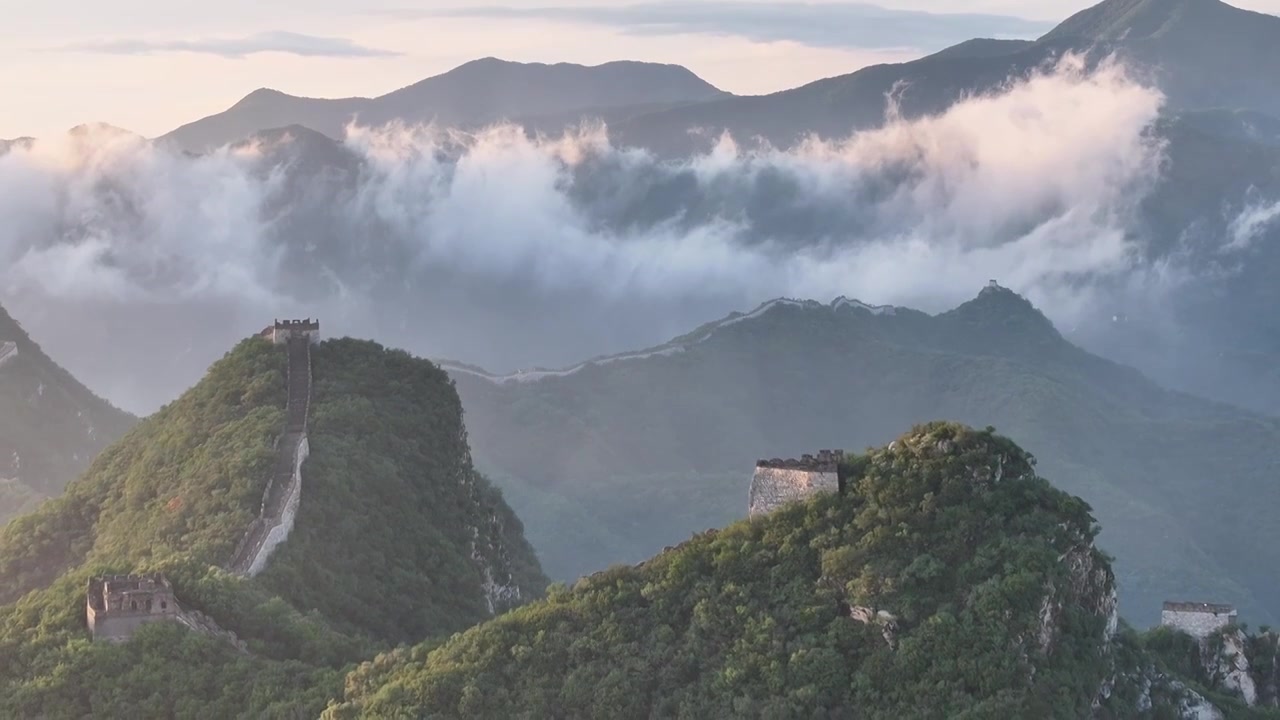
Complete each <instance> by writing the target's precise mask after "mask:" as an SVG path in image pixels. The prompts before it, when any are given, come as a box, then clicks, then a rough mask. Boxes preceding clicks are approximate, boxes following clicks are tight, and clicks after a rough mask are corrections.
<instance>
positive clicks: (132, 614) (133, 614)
mask: <svg viewBox="0 0 1280 720" xmlns="http://www.w3.org/2000/svg"><path fill="white" fill-rule="evenodd" d="M180 610H181V608H179V607H178V602H177V600H175V599H174V597H173V586H172V585H170V584H169V581H168V580H166V579H165V578H164V577H163V576H161V575H108V576H105V577H96V578H93V579H91V580H90V581H89V587H88V594H87V598H86V603H85V613H86V615H87V617H88V621H89V630H90V632H92V633H93V639H94V640H107V641H110V642H124V641H125V640H128V639H129V638H131V637H133V634H134V633H135V632H137V631H138V628H140V627H142V626H143V625H145V624H147V623H149V622H156V621H159V620H176V619H177V617H178V613H179V612H180Z"/></svg>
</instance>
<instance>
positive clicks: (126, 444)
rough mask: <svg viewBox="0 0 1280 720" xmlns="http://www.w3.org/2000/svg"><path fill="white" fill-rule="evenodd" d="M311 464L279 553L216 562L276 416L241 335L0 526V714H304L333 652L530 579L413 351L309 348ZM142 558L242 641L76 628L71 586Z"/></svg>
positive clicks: (504, 512) (452, 613)
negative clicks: (264, 564)
mask: <svg viewBox="0 0 1280 720" xmlns="http://www.w3.org/2000/svg"><path fill="white" fill-rule="evenodd" d="M314 366H315V384H314V391H313V403H312V413H311V417H312V420H311V430H310V441H311V443H310V444H311V448H312V453H311V458H310V459H309V461H308V462H307V464H306V465H305V468H304V485H303V488H304V489H303V503H302V506H301V510H300V513H299V517H298V520H297V526H296V528H295V531H294V533H293V535H292V536H291V538H290V540H289V542H288V543H286V545H285V547H284V548H283V549H282V550H281V551H280V552H279V553H277V555H276V556H275V557H273V558H272V561H271V562H270V563H269V565H268V568H267V571H266V572H265V573H264V574H263V575H261V576H259V577H258V578H255V579H253V580H244V579H241V578H237V577H234V576H232V575H230V574H228V573H227V572H226V571H224V570H223V569H222V568H221V566H222V565H223V564H224V563H225V562H226V561H227V560H228V559H229V557H230V556H231V553H232V551H233V549H234V548H235V545H236V543H237V542H238V541H239V540H240V536H241V534H242V533H243V532H244V529H245V528H246V527H247V526H248V524H249V521H250V520H251V519H252V518H253V517H254V515H255V513H256V512H257V509H258V505H259V503H260V502H261V497H262V491H263V489H264V487H265V484H266V481H267V478H268V476H269V475H270V470H271V466H272V462H273V459H274V443H275V441H276V438H277V437H278V436H279V435H280V433H281V431H282V429H283V418H284V412H283V410H284V403H285V390H284V355H283V353H281V352H280V351H279V349H278V348H275V347H273V346H272V345H271V344H270V343H268V342H266V341H264V340H260V339H251V340H247V341H245V342H243V343H241V344H240V345H239V346H237V347H236V348H235V349H234V350H233V351H232V352H231V353H229V354H228V355H227V356H226V357H225V358H224V359H223V360H221V361H219V362H218V363H216V364H215V365H214V366H213V367H212V368H211V369H210V372H209V374H208V376H207V377H206V378H205V379H204V380H203V381H202V382H201V383H199V384H198V385H197V386H196V387H194V388H193V389H191V390H190V391H189V392H187V393H186V394H184V395H183V396H182V397H181V398H179V399H178V400H177V401H175V402H174V403H172V404H170V405H168V406H166V407H164V408H163V409H162V410H160V411H159V412H158V413H157V414H156V415H154V416H152V417H150V418H148V419H146V420H144V421H143V422H141V423H140V424H139V425H138V426H137V427H135V428H134V429H133V430H132V431H130V432H129V434H128V435H127V436H126V437H125V438H124V439H123V440H121V441H120V442H119V443H117V444H115V445H113V446H111V447H110V448H108V449H107V450H106V451H105V452H104V453H103V454H102V455H101V456H99V457H98V458H97V460H95V461H94V463H93V464H92V466H91V467H90V468H89V470H88V471H87V472H86V473H85V475H84V476H83V477H81V478H80V479H79V480H77V481H76V482H74V483H72V484H71V485H70V486H69V487H68V488H67V491H66V493H65V494H64V495H63V496H62V497H59V498H57V499H54V500H51V501H49V502H47V503H45V504H44V505H42V506H41V507H40V508H39V509H37V510H36V511H35V512H33V513H31V514H30V515H27V516H25V517H22V518H19V519H17V520H15V521H13V522H11V523H10V524H9V525H7V526H6V527H5V528H3V529H2V530H0V577H4V578H5V579H6V582H5V584H4V585H3V587H0V603H3V604H2V605H0V717H53V718H57V717H86V716H95V717H125V716H140V717H174V718H181V717H191V718H207V717H255V718H260V717H289V718H292V717H315V716H316V715H318V714H319V712H320V711H321V710H322V709H323V707H324V705H325V703H326V702H327V699H329V698H332V697H334V696H336V695H337V694H338V693H340V692H341V687H342V678H343V674H344V668H346V667H347V666H348V665H349V664H351V663H353V662H356V661H358V660H360V659H362V658H367V657H369V656H370V655H372V654H373V653H374V652H377V651H378V650H380V649H388V648H390V647H392V646H393V645H395V644H396V643H400V642H422V641H428V640H430V639H431V638H445V637H448V636H449V635H450V634H451V633H454V632H457V631H459V630H462V629H464V628H466V627H469V626H471V625H474V624H475V623H477V622H479V621H480V620H483V619H484V618H487V617H489V616H490V615H491V614H492V613H493V612H500V611H502V610H503V609H505V605H501V604H499V605H497V606H494V607H492V608H491V607H490V600H491V599H490V597H489V596H488V595H487V592H486V583H489V582H491V581H493V582H501V583H505V584H506V585H508V586H510V587H512V588H516V589H517V590H518V592H519V595H518V597H519V599H518V600H516V601H514V602H512V601H511V600H507V603H506V604H507V605H510V604H514V603H518V602H522V601H525V600H530V599H534V598H536V597H538V596H539V595H540V594H541V592H542V589H543V588H544V587H545V579H544V578H543V577H542V575H541V571H540V570H539V566H538V562H537V559H536V557H535V556H534V554H533V551H532V549H531V548H530V547H529V545H528V544H527V543H526V542H525V541H524V539H523V537H522V535H521V526H520V523H519V521H518V520H517V519H516V518H515V516H514V514H513V513H512V512H511V511H510V509H508V508H507V507H506V505H505V504H504V503H503V501H502V498H501V495H500V494H499V493H498V492H497V491H496V490H494V489H493V488H492V487H491V486H489V484H488V482H487V481H486V480H485V479H484V478H482V477H480V476H479V475H478V474H477V473H476V472H475V470H474V469H473V468H472V467H471V461H470V454H469V451H468V450H467V445H466V442H467V441H466V433H465V430H464V429H463V426H462V408H461V404H460V403H459V401H458V397H457V394H456V392H454V390H453V387H452V385H451V383H450V382H449V379H448V377H447V376H446V375H445V374H444V373H443V372H442V371H441V370H440V369H439V368H437V367H436V366H434V365H432V364H431V363H429V362H426V361H422V360H417V359H414V358H412V357H410V356H409V355H408V354H406V353H402V352H396V351H388V350H385V349H383V348H382V347H380V346H378V345H376V344H374V343H367V342H357V341H332V342H328V343H326V344H324V345H323V346H321V347H319V348H317V349H316V351H315V352H314ZM127 572H161V573H164V574H165V575H166V576H167V577H168V578H169V579H170V580H171V581H172V582H173V585H174V589H175V593H176V595H177V597H178V599H179V601H180V602H181V603H182V604H183V606H184V607H185V608H188V609H193V610H198V611H202V612H204V613H206V614H208V615H209V616H210V617H212V618H214V619H215V620H216V621H217V622H218V623H219V625H220V626H221V627H223V628H224V629H226V630H229V631H231V632H234V633H236V634H237V635H238V636H239V638H240V639H241V640H243V641H245V643H246V644H247V647H248V651H249V652H248V654H241V653H239V652H237V650H236V649H235V648H234V647H233V646H232V645H230V644H228V643H226V642H224V641H222V640H219V639H217V638H213V637H206V636H204V635H199V634H195V633H191V632H188V631H186V630H185V629H182V628H180V627H178V626H175V625H151V626H148V627H146V628H144V630H143V631H142V632H141V633H139V635H138V637H136V638H135V639H134V640H133V641H131V642H129V643H127V644H124V645H121V646H114V645H109V644H103V643H97V644H95V643H93V642H92V641H91V640H90V638H89V634H88V631H87V629H86V627H85V619H84V602H85V596H84V588H85V584H86V582H87V580H88V578H89V577H91V576H93V575H96V574H103V573H127Z"/></svg>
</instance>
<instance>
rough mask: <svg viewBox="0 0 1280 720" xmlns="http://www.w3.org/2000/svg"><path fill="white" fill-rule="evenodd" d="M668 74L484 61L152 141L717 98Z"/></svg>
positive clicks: (196, 143)
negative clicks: (377, 91) (366, 94)
mask: <svg viewBox="0 0 1280 720" xmlns="http://www.w3.org/2000/svg"><path fill="white" fill-rule="evenodd" d="M725 95H726V93H724V92H722V91H721V90H718V89H716V88H715V87H713V86H712V85H710V84H709V83H707V82H705V81H703V80H702V79H700V78H699V77H698V76H696V75H694V74H693V73H691V72H689V71H688V70H686V69H685V68H683V67H680V66H677V65H659V64H654V63H640V62H611V63H605V64H604V65H597V66H594V67H587V66H583V65H574V64H570V63H559V64H555V65H546V64H542V63H527V64H526V63H514V62H507V61H504V60H498V59H496V58H485V59H483V60H476V61H473V62H469V63H466V64H464V65H461V66H459V67H457V68H454V69H453V70H450V71H449V72H447V73H444V74H442V75H437V76H434V77H430V78H427V79H426V80H422V81H420V82H417V83H414V84H413V85H409V86H407V87H404V88H401V89H399V90H395V91H393V92H390V93H387V94H386V95H382V96H379V97H375V98H344V99H335V100H327V99H317V98H301V97H295V96H292V95H287V94H285V93H283V92H280V91H278V90H269V89H266V88H263V89H259V90H255V91H254V92H252V93H250V94H249V95H248V96H246V97H245V98H244V99H242V100H241V101H240V102H238V103H236V104H235V105H233V106H232V107H231V108H229V109H228V110H226V111H224V112H221V113H218V114H217V115H212V116H209V117H207V118H204V119H202V120H197V121H195V122H193V123H189V124H187V125H183V126H182V127H180V128H178V129H176V130H174V131H173V132H171V133H169V134H168V135H165V136H163V137H162V138H160V139H161V140H167V141H170V142H173V143H175V144H177V145H178V146H180V147H182V148H183V149H186V150H189V151H192V152H202V151H205V150H209V149H211V148H215V147H219V146H222V145H226V144H229V143H233V142H236V141H239V140H242V139H243V138H245V137H247V136H249V135H251V134H253V133H255V132H258V131H262V130H268V129H271V128H277V127H282V126H286V125H295V124H296V125H302V126H305V127H308V128H310V129H312V130H315V131H318V132H321V133H324V134H325V135H328V136H329V137H332V138H335V139H339V138H341V137H342V136H343V134H344V130H345V127H346V125H347V124H348V123H350V122H352V121H353V120H355V121H358V122H360V123H362V124H364V125H371V126H378V125H383V124H386V123H389V122H392V121H400V122H405V123H410V124H412V123H429V122H438V123H441V124H443V125H448V126H452V127H462V128H468V127H476V126H480V125H485V124H489V123H494V122H498V121H502V120H522V119H523V120H528V119H535V118H539V117H545V116H554V117H556V118H562V119H564V120H565V121H576V120H577V119H578V118H577V117H575V115H588V116H591V115H599V114H601V113H603V112H606V111H609V112H615V113H616V112H620V111H622V109H625V108H633V109H634V112H640V111H642V110H646V111H647V110H653V109H656V108H665V107H671V106H676V105H683V104H687V103H695V102H702V101H706V100H710V99H714V98H718V97H723V96H725Z"/></svg>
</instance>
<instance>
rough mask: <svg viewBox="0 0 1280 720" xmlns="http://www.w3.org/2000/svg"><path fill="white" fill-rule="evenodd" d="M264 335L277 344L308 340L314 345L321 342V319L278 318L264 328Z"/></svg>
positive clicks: (262, 333)
mask: <svg viewBox="0 0 1280 720" xmlns="http://www.w3.org/2000/svg"><path fill="white" fill-rule="evenodd" d="M260 334H261V335H262V337H264V338H267V339H268V340H270V341H271V342H273V343H275V344H276V345H284V344H286V343H288V342H289V341H290V340H306V341H308V342H310V343H311V344H312V345H318V344H319V343H320V321H319V320H312V319H311V318H307V319H306V320H276V321H275V322H274V323H272V325H271V327H269V328H267V329H265V330H263V331H262V332H261V333H260Z"/></svg>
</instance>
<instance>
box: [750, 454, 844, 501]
mask: <svg viewBox="0 0 1280 720" xmlns="http://www.w3.org/2000/svg"><path fill="white" fill-rule="evenodd" d="M843 455H844V451H843V450H822V451H819V452H818V454H817V455H803V456H801V457H800V458H799V459H791V460H782V459H778V458H775V459H772V460H759V461H757V462H756V471H755V475H754V476H753V477H752V478H751V492H750V495H749V497H748V499H747V512H748V514H749V516H750V517H756V516H757V515H767V514H769V513H771V512H773V511H775V510H777V509H778V508H780V507H782V506H783V505H786V504H788V503H792V502H800V501H803V500H808V499H809V498H811V497H814V496H815V495H819V494H824V493H838V492H840V458H841V457H842V456H843Z"/></svg>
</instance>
